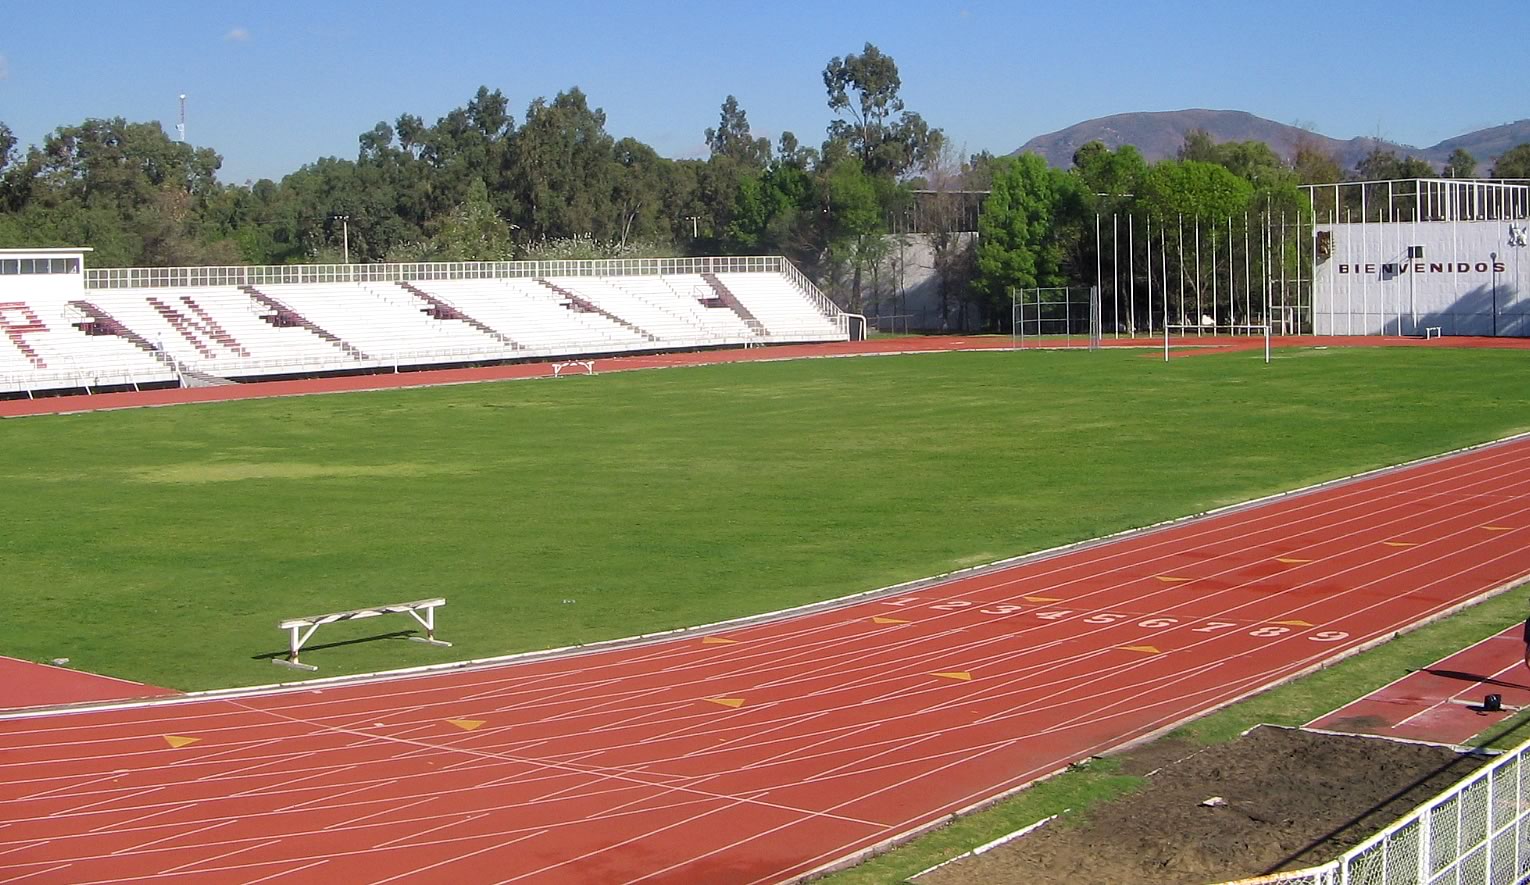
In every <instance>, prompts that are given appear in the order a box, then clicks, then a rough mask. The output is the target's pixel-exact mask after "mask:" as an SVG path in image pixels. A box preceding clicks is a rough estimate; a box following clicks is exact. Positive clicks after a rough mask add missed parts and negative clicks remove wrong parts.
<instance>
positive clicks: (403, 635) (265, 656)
mask: <svg viewBox="0 0 1530 885" xmlns="http://www.w3.org/2000/svg"><path fill="white" fill-rule="evenodd" d="M419 632H420V631H418V630H394V631H393V632H391V633H375V634H373V635H371V636H358V637H356V638H355V639H341V640H337V641H335V642H321V643H319V644H318V645H305V646H303V653H304V654H307V653H309V652H312V651H322V650H324V649H326V648H341V647H344V646H347V645H357V644H359V643H362V642H376V641H377V640H379V639H408V638H409V637H411V636H414V635H416V634H418V633H419ZM286 656H287V649H285V648H284V649H282V650H281V651H266V652H261V653H260V654H258V655H250V660H252V661H270V660H275V659H276V658H285V657H286Z"/></svg>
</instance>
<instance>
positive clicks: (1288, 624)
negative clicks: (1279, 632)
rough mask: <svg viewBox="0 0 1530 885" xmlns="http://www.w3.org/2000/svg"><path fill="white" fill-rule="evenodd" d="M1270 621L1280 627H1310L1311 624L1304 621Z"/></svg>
mask: <svg viewBox="0 0 1530 885" xmlns="http://www.w3.org/2000/svg"><path fill="white" fill-rule="evenodd" d="M1270 623H1272V624H1279V625H1281V626H1282V627H1311V626H1312V625H1311V624H1310V623H1308V622H1306V621H1271V622H1270Z"/></svg>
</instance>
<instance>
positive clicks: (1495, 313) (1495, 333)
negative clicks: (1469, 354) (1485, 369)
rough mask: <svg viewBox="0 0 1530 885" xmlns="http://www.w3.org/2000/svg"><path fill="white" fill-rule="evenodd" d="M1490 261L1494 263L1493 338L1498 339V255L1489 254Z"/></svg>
mask: <svg viewBox="0 0 1530 885" xmlns="http://www.w3.org/2000/svg"><path fill="white" fill-rule="evenodd" d="M1488 260H1489V261H1491V262H1492V263H1493V337H1494V338H1497V337H1498V253H1497V252H1489V253H1488Z"/></svg>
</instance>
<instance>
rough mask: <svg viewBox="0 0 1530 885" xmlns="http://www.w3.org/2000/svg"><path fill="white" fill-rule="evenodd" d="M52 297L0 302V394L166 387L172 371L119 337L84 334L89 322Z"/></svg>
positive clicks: (172, 377) (173, 372)
mask: <svg viewBox="0 0 1530 885" xmlns="http://www.w3.org/2000/svg"><path fill="white" fill-rule="evenodd" d="M90 319H91V318H90V317H88V316H87V315H86V314H85V313H83V312H81V311H80V310H79V309H78V308H77V307H74V306H73V305H71V304H70V303H68V302H67V301H65V300H63V299H60V298H57V297H46V296H45V297H31V298H28V299H27V300H25V301H20V300H10V301H5V302H0V331H3V332H4V335H3V337H0V394H4V393H5V392H8V391H24V390H50V389H53V390H72V389H97V388H114V387H132V386H135V385H141V384H154V383H165V382H171V381H174V380H175V379H176V373H175V370H174V368H173V367H172V366H171V365H169V364H168V363H167V362H165V361H162V360H160V359H156V358H155V357H154V355H153V354H152V353H151V352H150V351H149V350H145V349H144V348H142V347H140V346H139V345H137V344H135V343H133V342H132V341H131V340H129V339H127V338H124V337H122V336H119V335H111V334H99V335H98V334H90V332H91V331H92V330H88V329H87V328H84V327H85V326H86V325H88V323H89V320H90Z"/></svg>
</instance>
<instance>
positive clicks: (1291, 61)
mask: <svg viewBox="0 0 1530 885" xmlns="http://www.w3.org/2000/svg"><path fill="white" fill-rule="evenodd" d="M63 9H65V7H59V6H57V5H54V4H44V3H20V2H18V3H13V4H10V5H9V6H8V8H5V9H4V11H3V14H0V19H3V21H4V27H3V29H0V121H4V122H6V123H7V124H9V125H10V127H11V128H12V129H13V130H15V132H16V134H17V136H18V137H19V138H20V140H21V141H22V143H23V144H35V143H39V142H40V141H41V140H42V138H43V136H44V135H45V134H46V133H47V132H49V131H51V130H52V129H54V128H55V127H57V126H60V125H65V124H72V123H78V122H80V121H82V120H84V119H86V118H87V117H107V116H124V117H127V118H128V119H130V120H160V121H162V122H163V123H164V125H165V128H166V130H167V131H172V132H173V127H174V124H175V116H176V103H177V102H176V96H177V94H178V93H182V92H184V93H187V94H188V95H189V99H188V125H187V131H188V136H189V140H190V141H192V142H193V143H195V144H198V145H202V146H208V147H212V148H213V149H215V150H217V151H218V152H219V153H221V154H222V155H223V157H224V166H223V171H222V172H221V173H220V174H221V177H222V179H223V180H224V181H229V182H243V181H246V180H252V179H255V178H262V177H271V178H279V177H280V176H282V175H284V174H286V173H288V172H291V171H293V170H295V169H296V168H297V167H298V166H300V165H302V164H303V163H307V162H311V161H313V160H315V159H317V158H318V157H321V156H339V157H347V158H354V156H355V154H356V136H357V135H359V134H360V133H361V132H363V131H365V130H367V129H370V128H371V127H372V125H373V124H375V123H376V122H377V121H379V120H388V121H392V120H394V119H395V118H397V117H398V115H399V114H401V113H405V112H408V113H414V114H417V115H419V116H421V117H423V118H425V120H426V121H427V122H433V121H434V120H435V119H436V118H438V117H439V116H441V115H442V114H443V113H445V112H446V111H448V110H450V109H451V108H453V107H457V106H460V105H462V104H464V103H466V102H467V100H468V99H469V98H470V97H471V96H472V94H473V92H474V91H476V89H477V88H478V86H479V85H481V84H483V85H488V86H489V87H490V88H497V89H500V90H501V91H503V92H504V93H505V95H506V96H507V97H508V98H509V100H510V106H511V110H512V112H513V113H514V115H515V118H516V121H517V122H519V121H520V119H521V118H522V116H523V115H524V111H525V108H526V105H527V104H528V103H529V102H530V101H531V100H532V99H533V98H536V97H537V96H544V95H545V96H549V97H550V96H552V95H553V94H555V93H557V92H558V91H559V90H562V89H566V88H568V87H570V86H573V85H578V86H579V87H580V88H582V89H583V90H584V91H585V92H586V93H587V94H588V95H589V96H590V99H591V101H592V103H593V104H594V105H596V106H598V107H602V108H604V109H605V111H606V114H607V129H608V130H609V131H610V132H611V133H612V134H613V135H615V136H616V137H622V136H628V135H630V136H633V137H636V138H638V139H640V140H642V141H644V142H647V143H648V144H650V145H652V146H653V147H654V148H655V149H657V150H658V151H659V152H660V153H661V154H664V155H666V156H671V157H684V156H704V155H705V145H704V142H703V131H704V130H705V129H706V127H708V126H715V125H716V122H717V113H718V106H719V105H720V104H721V103H722V100H723V98H724V97H725V96H726V95H728V94H729V93H732V94H734V95H737V96H738V98H739V101H740V103H741V104H742V105H743V107H744V109H745V110H746V111H747V112H748V115H749V120H750V123H751V124H752V125H753V127H754V129H755V131H756V133H757V134H762V135H768V136H770V137H771V138H772V140H774V138H775V136H776V135H777V134H779V133H780V132H781V131H782V130H784V129H790V130H792V131H794V132H796V133H797V135H798V137H799V138H800V139H801V140H802V141H803V142H805V143H808V144H817V143H818V142H819V141H821V140H822V137H823V131H824V126H825V124H826V123H827V121H828V120H829V119H830V114H829V111H828V108H827V107H826V106H825V103H824V99H825V95H824V89H823V84H822V81H821V72H822V70H823V67H824V65H825V63H826V62H827V61H828V60H829V58H831V57H832V56H836V55H844V54H846V53H850V52H859V51H860V49H861V47H862V45H863V44H864V43H865V42H866V41H868V40H869V41H871V42H873V43H876V44H877V45H878V46H879V47H880V48H881V49H882V50H883V51H884V52H886V53H888V54H890V55H892V56H893V58H894V59H896V61H897V63H898V67H899V71H900V74H901V75H902V78H903V84H904V85H903V96H904V98H905V100H906V102H907V104H908V107H909V108H910V109H912V110H916V111H918V112H920V113H921V114H923V115H924V117H925V119H927V120H928V121H929V122H930V123H931V124H932V125H935V126H939V127H942V128H943V129H945V130H946V133H947V134H948V135H949V136H950V137H951V139H952V140H953V141H954V142H955V143H956V144H957V145H960V146H965V147H966V149H967V150H968V151H969V152H970V151H976V150H982V149H986V150H991V151H994V152H995V153H1007V152H1009V151H1012V150H1014V149H1015V148H1017V147H1019V146H1020V145H1021V144H1023V143H1024V142H1025V141H1027V140H1028V139H1030V138H1031V137H1032V136H1035V135H1039V134H1042V133H1045V132H1050V131H1053V130H1056V129H1060V128H1062V127H1064V126H1068V125H1071V124H1073V123H1076V122H1079V121H1081V120H1084V119H1088V118H1090V117H1097V116H1103V115H1105V114H1112V113H1120V112H1125V111H1137V110H1175V109H1180V108H1190V107H1209V108H1227V109H1238V110H1247V111H1250V112H1252V113H1255V114H1258V115H1260V116H1264V117H1269V118H1271V119H1274V120H1277V121H1280V122H1283V123H1299V124H1302V125H1307V126H1310V127H1312V128H1314V129H1316V130H1317V131H1319V132H1322V133H1323V134H1325V135H1331V136H1334V137H1338V138H1349V137H1353V136H1356V135H1380V136H1382V137H1384V138H1388V139H1391V140H1394V141H1400V142H1404V143H1410V144H1414V145H1418V146H1428V145H1431V144H1434V143H1435V142H1438V141H1440V140H1442V139H1445V138H1448V137H1451V136H1453V135H1458V134H1460V133H1462V132H1466V131H1469V130H1472V129H1477V128H1481V127H1484V126H1491V125H1496V124H1500V123H1507V122H1510V121H1512V120H1514V119H1517V118H1520V117H1524V116H1527V115H1530V110H1527V109H1530V102H1527V100H1526V99H1525V97H1524V93H1525V86H1524V82H1525V78H1524V66H1523V64H1522V63H1520V62H1519V61H1512V62H1510V61H1504V59H1509V58H1522V52H1521V49H1522V47H1523V45H1524V38H1525V36H1526V35H1527V33H1530V27H1527V26H1526V24H1525V19H1524V17H1523V12H1522V11H1519V10H1518V7H1516V6H1514V5H1513V4H1506V3H1495V4H1492V5H1488V4H1486V3H1477V2H1459V3H1455V4H1440V3H1421V2H1412V0H1400V2H1390V3H1381V2H1371V0H1356V2H1345V0H1328V2H1322V3H1317V2H1308V0H1287V2H1281V3H1255V2H1247V0H1223V2H1219V3H1207V2H1155V3H1143V2H1135V3H1103V2H1093V3H1090V2H1074V3H1066V2H1028V0H1016V2H1009V3H1003V2H988V0H924V2H919V3H912V2H910V3H898V2H880V3H878V2H860V0H849V2H836V0H820V2H816V3H815V2H798V0H777V2H754V3H734V2H729V0H713V2H710V3H702V2H663V0H651V2H649V3H617V2H608V3H597V2H580V0H558V2H537V3H521V2H501V3H483V4H468V3H455V2H450V0H440V2H419V0H415V2H392V0H368V2H365V3H363V2H356V0H344V2H323V0H310V2H306V3H298V2H288V0H267V2H262V3H258V4H257V3H237V4H233V3H219V2H216V0H206V2H169V0H154V2H143V3H122V2H111V3H108V2H102V0H86V2H84V3H82V4H79V5H78V6H75V7H70V8H69V12H68V13H67V17H61V15H64V14H63V13H61V10H63ZM1495 21H1496V22H1498V23H1499V24H1498V25H1496V26H1495V25H1494V24H1493V23H1494V22H1495ZM1511 30H1512V31H1514V32H1515V33H1510V32H1509V31H1511ZM1420 53H1422V54H1423V55H1424V56H1425V57H1424V58H1420V57H1419V54H1420Z"/></svg>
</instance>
